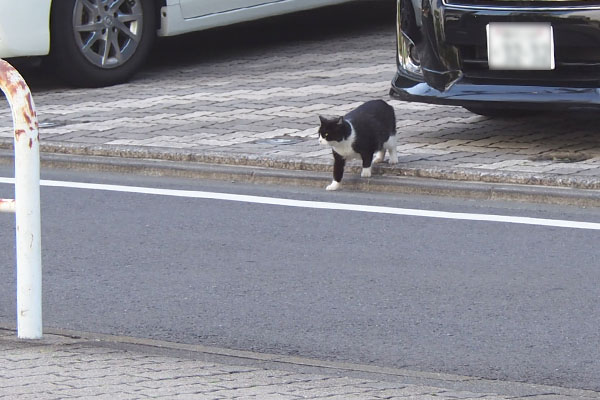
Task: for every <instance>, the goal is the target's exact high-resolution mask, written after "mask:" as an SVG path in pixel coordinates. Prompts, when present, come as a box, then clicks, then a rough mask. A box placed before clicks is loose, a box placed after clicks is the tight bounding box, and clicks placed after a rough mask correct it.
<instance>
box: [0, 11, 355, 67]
mask: <svg viewBox="0 0 600 400" xmlns="http://www.w3.org/2000/svg"><path fill="white" fill-rule="evenodd" d="M56 1H60V0H56ZM349 1H352V0H167V1H166V4H167V5H166V6H165V7H162V9H161V13H160V15H161V20H160V27H159V28H158V35H159V36H174V35H179V34H183V33H188V32H194V31H199V30H203V29H209V28H214V27H218V26H224V25H229V24H235V23H238V22H244V21H251V20H256V19H260V18H265V17H271V16H275V15H281V14H286V13H291V12H295V11H303V10H308V9H311V8H318V7H322V6H327V5H333V4H341V3H347V2H349ZM51 3H52V0H0V58H10V57H22V56H43V55H47V54H48V53H49V51H50V8H51Z"/></svg>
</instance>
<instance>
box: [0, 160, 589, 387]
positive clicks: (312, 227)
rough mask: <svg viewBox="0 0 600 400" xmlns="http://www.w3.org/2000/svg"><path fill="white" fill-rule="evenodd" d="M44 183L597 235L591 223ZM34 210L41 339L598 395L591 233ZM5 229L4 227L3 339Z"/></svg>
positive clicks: (289, 214)
mask: <svg viewBox="0 0 600 400" xmlns="http://www.w3.org/2000/svg"><path fill="white" fill-rule="evenodd" d="M0 176H4V177H8V176H11V173H10V172H9V171H7V170H6V169H5V168H2V169H0ZM44 177H45V178H46V179H54V180H60V181H78V182H95V183H108V184H113V185H114V184H117V185H128V186H144V187H153V188H167V189H186V190H193V191H207V192H211V193H212V192H218V193H236V194H247V195H255V196H267V197H272V198H285V199H297V200H309V201H320V202H327V203H329V202H335V203H349V204H359V205H377V206H387V207H393V208H409V209H413V208H414V209H426V210H438V211H449V212H464V213H475V214H494V215H510V216H524V217H536V218H549V219H560V220H574V221H587V222H596V223H599V222H600V213H599V212H598V210H597V209H590V210H587V209H577V208H569V207H554V206H542V205H528V204H521V203H496V202H481V201H471V200H467V199H450V198H433V197H407V196H401V195H385V194H378V193H352V192H339V193H327V192H325V191H324V190H313V189H307V188H287V187H268V186H264V187H263V186H250V185H242V184H235V183H219V182H202V181H186V180H177V179H173V178H169V179H161V178H149V177H139V176H125V175H123V176H121V175H107V174H103V175H90V174H84V173H76V172H68V171H46V172H45V173H44ZM326 183H327V182H324V184H326ZM11 191H12V187H11V185H9V184H0V197H11V196H12V194H11ZM42 204H43V210H42V213H43V214H42V215H43V222H42V227H43V263H44V318H45V326H48V327H58V328H68V329H75V330H82V331H91V332H100V333H111V334H121V335H131V336H137V337H147V338H156V339H162V340H169V341H175V342H185V343H198V344H205V345H214V346H220V347H225V348H235V349H244V350H254V351H259V352H272V353H282V354H296V355H301V356H306V357H314V358H319V359H331V360H338V361H351V362H356V363H367V364H374V365H378V366H394V367H406V368H410V369H414V370H420V371H438V372H446V373H453V374H460V375H469V376H479V377H486V378H492V379H496V378H498V379H506V380H512V381H526V382H529V383H543V384H552V385H559V386H565V387H575V388H586V389H593V390H600V381H599V380H598V377H599V376H600V361H598V360H600V346H599V344H600V330H599V329H598V326H599V318H600V306H599V299H600V284H599V283H600V270H599V269H598V265H599V264H600V263H599V260H600V257H599V255H600V252H599V250H598V241H599V239H600V232H599V231H597V230H584V229H572V228H558V227H544V226H537V225H522V224H513V223H504V222H481V221H472V220H455V219H441V218H435V217H434V218H425V217H418V216H403V215H388V214H379V213H365V212H362V211H339V210H338V211H336V210H326V209H324V210H320V209H315V208H303V207H287V206H281V205H268V204H255V203H251V202H244V201H225V200H211V199H199V198H183V197H177V196H165V195H156V194H139V193H125V192H114V191H106V190H90V189H73V188H71V189H69V188H63V187H47V186H44V187H43V188H42ZM13 218H14V217H13V216H12V215H9V214H0V224H1V226H2V229H1V230H0V239H1V242H2V243H4V244H3V246H2V249H3V250H2V254H3V257H2V259H3V260H4V267H3V268H1V269H0V293H1V295H0V323H3V324H6V323H14V320H15V311H14V310H15V299H14V288H15V281H14V280H15V276H14V275H15V274H14V267H13V265H14V255H13V253H14V220H13Z"/></svg>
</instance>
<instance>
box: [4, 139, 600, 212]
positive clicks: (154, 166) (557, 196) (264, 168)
mask: <svg viewBox="0 0 600 400" xmlns="http://www.w3.org/2000/svg"><path fill="white" fill-rule="evenodd" d="M59 147H60V148H61V149H62V152H52V153H48V152H44V153H42V154H41V162H42V166H43V167H44V168H65V169H84V170H93V171H108V172H119V173H136V174H141V175H150V176H174V177H184V178H195V179H212V180H228V181H235V182H245V183H261V184H277V185H302V186H310V187H325V186H326V185H327V183H329V181H330V180H331V172H330V171H331V166H330V165H325V164H309V163H306V162H302V163H297V162H294V161H291V162H278V161H273V160H265V161H264V162H263V161H261V159H260V158H258V157H257V158H244V157H236V156H232V157H229V158H227V157H224V156H219V157H218V158H215V159H212V160H213V161H215V160H216V162H207V161H209V160H211V158H210V157H212V156H210V155H196V156H197V157H194V158H190V157H187V156H186V155H185V154H186V153H179V152H173V153H154V152H148V153H140V152H135V151H133V152H131V150H132V149H130V148H125V149H124V150H123V151H122V152H114V151H113V152H112V153H110V156H107V155H106V154H109V152H104V151H95V150H94V151H92V150H91V149H92V148H86V149H87V150H84V149H82V148H80V147H73V148H70V147H69V148H66V147H63V146H59ZM94 148H95V147H94ZM101 148H102V149H105V150H106V148H105V147H102V146H101ZM69 149H71V150H75V151H73V152H70V151H68V150H69ZM80 151H83V152H84V153H93V154H77V153H78V152H80ZM99 154H100V155H99ZM190 154H191V153H190ZM131 155H133V157H130V156H131ZM144 155H145V156H147V157H145V158H144V157H143V156H144ZM154 156H158V157H154ZM12 158H13V155H12V151H8V150H3V151H0V163H3V164H9V163H11V162H12ZM200 160H204V161H200ZM374 173H375V176H374V178H371V179H361V178H359V177H358V175H359V174H358V168H354V169H352V168H351V169H350V170H349V171H348V173H347V174H346V177H345V179H344V186H343V187H344V188H345V189H346V190H359V191H373V192H390V193H404V194H419V195H438V196H455V197H468V198H476V199H481V200H516V201H526V202H534V203H545V204H561V205H574V206H580V207H599V206H600V190H592V189H580V188H570V187H556V186H541V185H533V184H529V185H524V184H514V183H489V182H476V181H470V180H462V181H461V180H454V179H452V174H447V175H443V174H441V176H447V177H448V179H441V178H433V177H414V176H406V175H397V174H394V173H390V168H389V167H387V166H381V165H379V166H377V167H376V168H374ZM421 173H423V171H421Z"/></svg>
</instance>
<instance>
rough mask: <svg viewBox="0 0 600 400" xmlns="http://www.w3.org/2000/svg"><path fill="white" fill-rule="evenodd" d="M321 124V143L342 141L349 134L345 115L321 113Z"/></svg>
mask: <svg viewBox="0 0 600 400" xmlns="http://www.w3.org/2000/svg"><path fill="white" fill-rule="evenodd" d="M319 119H320V120H321V126H320V127H319V143H321V144H328V143H330V142H341V141H342V140H344V139H345V138H346V137H347V136H348V135H347V127H346V124H345V123H344V122H345V121H344V117H333V118H329V117H324V116H322V115H319Z"/></svg>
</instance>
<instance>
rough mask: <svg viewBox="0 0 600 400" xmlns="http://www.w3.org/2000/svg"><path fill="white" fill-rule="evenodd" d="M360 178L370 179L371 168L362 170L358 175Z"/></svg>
mask: <svg viewBox="0 0 600 400" xmlns="http://www.w3.org/2000/svg"><path fill="white" fill-rule="evenodd" d="M360 176H361V177H363V178H370V177H371V167H369V168H363V169H362V172H361V173H360Z"/></svg>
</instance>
